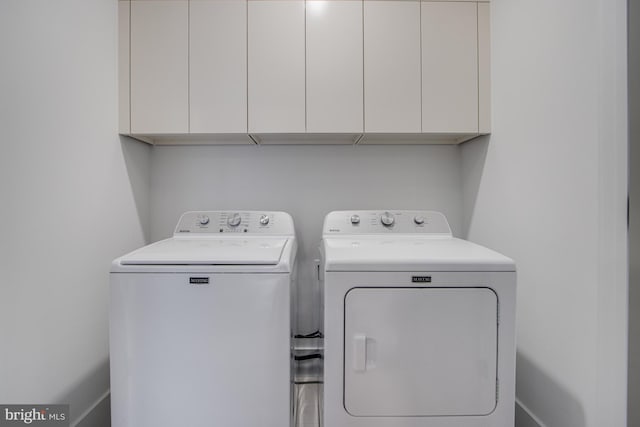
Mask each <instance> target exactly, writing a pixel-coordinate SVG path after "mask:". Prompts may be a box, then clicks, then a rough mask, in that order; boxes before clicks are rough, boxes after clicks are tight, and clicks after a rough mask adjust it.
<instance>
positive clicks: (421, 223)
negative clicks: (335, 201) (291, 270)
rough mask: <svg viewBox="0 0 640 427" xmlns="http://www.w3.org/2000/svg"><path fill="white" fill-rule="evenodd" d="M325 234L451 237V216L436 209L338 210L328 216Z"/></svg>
mask: <svg viewBox="0 0 640 427" xmlns="http://www.w3.org/2000/svg"><path fill="white" fill-rule="evenodd" d="M323 233H324V234H387V233H392V234H433V235H447V236H451V228H450V227H449V222H448V221H447V218H445V216H444V215H443V214H441V213H440V212H435V211H403V210H380V211H335V212H331V213H329V214H328V215H327V216H326V217H325V219H324V227H323Z"/></svg>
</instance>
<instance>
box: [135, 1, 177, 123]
mask: <svg viewBox="0 0 640 427" xmlns="http://www.w3.org/2000/svg"><path fill="white" fill-rule="evenodd" d="M188 56H189V2H188V1H187V0H133V1H132V2H131V133H134V134H153V133H167V134H171V133H188V132H189V62H188V61H189V58H188Z"/></svg>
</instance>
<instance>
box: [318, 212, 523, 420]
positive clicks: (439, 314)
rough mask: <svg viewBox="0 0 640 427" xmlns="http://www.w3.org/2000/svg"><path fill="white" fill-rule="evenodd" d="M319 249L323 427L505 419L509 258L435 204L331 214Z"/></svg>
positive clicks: (509, 394) (511, 350)
mask: <svg viewBox="0 0 640 427" xmlns="http://www.w3.org/2000/svg"><path fill="white" fill-rule="evenodd" d="M321 256H322V260H321V277H320V278H321V281H322V282H323V292H324V301H323V304H324V309H323V312H324V357H325V360H324V361H325V366H324V409H323V414H324V416H323V418H324V425H325V426H326V427H513V425H514V402H515V333H514V323H515V298H516V270H515V264H514V262H513V261H512V260H511V259H509V258H507V257H505V256H502V255H500V254H498V253H496V252H494V251H492V250H489V249H487V248H484V247H481V246H479V245H476V244H473V243H471V242H468V241H465V240H461V239H457V238H454V237H452V235H451V229H450V228H449V224H448V222H447V220H446V218H445V217H444V215H442V214H441V213H438V212H432V211H340V212H332V213H330V214H328V215H327V217H326V218H325V222H324V229H323V240H322V245H321Z"/></svg>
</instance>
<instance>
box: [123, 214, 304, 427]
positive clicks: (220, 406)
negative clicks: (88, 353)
mask: <svg viewBox="0 0 640 427" xmlns="http://www.w3.org/2000/svg"><path fill="white" fill-rule="evenodd" d="M295 257H296V239H295V232H294V227H293V220H292V219H291V216H290V215H289V214H287V213H284V212H187V213H185V214H184V215H182V217H181V218H180V221H179V222H178V225H177V227H176V229H175V233H174V235H173V237H172V238H169V239H166V240H162V241H160V242H157V243H154V244H152V245H149V246H146V247H143V248H141V249H139V250H136V251H134V252H132V253H130V254H128V255H125V256H123V257H121V258H118V259H116V260H115V261H114V262H113V265H112V269H111V313H110V356H111V408H112V409H111V414H112V425H113V427H176V426H189V427H205V426H207V427H211V426H224V427H248V426H268V427H283V426H289V425H290V422H291V415H292V414H291V406H290V405H291V403H290V402H291V400H292V399H291V393H292V380H291V379H292V376H291V369H292V367H293V365H292V362H291V360H292V358H291V331H292V327H293V325H292V320H293V319H294V318H295V317H294V316H293V315H292V312H291V310H292V307H293V306H294V305H293V304H292V301H293V297H294V295H293V292H294V289H295V287H294V286H293V283H292V282H293V279H294V271H295Z"/></svg>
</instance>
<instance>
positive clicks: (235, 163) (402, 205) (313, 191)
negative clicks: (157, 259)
mask: <svg viewBox="0 0 640 427" xmlns="http://www.w3.org/2000/svg"><path fill="white" fill-rule="evenodd" d="M459 153H460V152H459V148H458V147H452V146H237V147H234V146H217V147H216V146H210V147H203V146H193V147H159V146H158V147H154V148H153V153H152V174H151V239H152V240H159V239H161V238H165V237H168V236H170V235H171V233H173V229H174V228H175V224H176V222H177V220H178V218H179V216H180V214H181V213H182V212H184V211H187V210H207V209H210V210H216V209H223V210H224V209H255V210H261V209H264V210H284V211H287V212H289V213H290V214H291V215H293V218H294V221H295V225H296V229H297V232H298V239H299V244H300V249H299V251H298V257H299V265H300V271H299V278H300V281H299V283H300V299H301V315H300V317H299V328H300V330H301V331H304V332H310V331H312V330H315V329H317V328H318V327H319V317H318V316H319V314H318V305H317V302H316V303H314V302H313V299H312V298H313V296H314V295H316V292H317V287H316V285H317V284H316V281H315V280H314V276H313V260H314V258H317V257H318V250H317V248H318V244H319V242H320V238H321V233H322V221H323V220H324V216H325V215H326V214H327V213H328V212H330V211H332V210H338V209H435V210H441V211H442V212H443V213H444V214H445V215H446V216H447V218H448V219H449V221H450V223H451V226H452V228H453V231H454V233H456V234H458V235H459V234H460V232H461V204H462V203H461V197H460V194H461V188H462V184H461V174H460V156H459ZM316 301H317V300H316Z"/></svg>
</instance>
